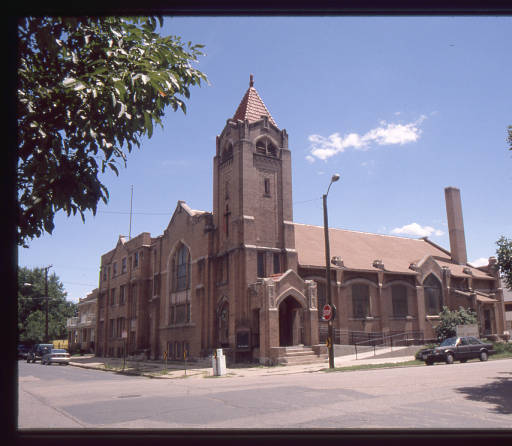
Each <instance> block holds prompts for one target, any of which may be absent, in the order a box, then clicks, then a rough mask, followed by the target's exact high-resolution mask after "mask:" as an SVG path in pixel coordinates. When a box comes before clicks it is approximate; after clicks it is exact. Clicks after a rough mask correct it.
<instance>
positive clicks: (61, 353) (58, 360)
mask: <svg viewBox="0 0 512 446" xmlns="http://www.w3.org/2000/svg"><path fill="white" fill-rule="evenodd" d="M69 357H70V356H69V353H68V352H67V351H66V350H64V349H63V348H52V349H51V350H50V351H49V352H48V353H46V354H44V355H43V357H42V358H41V364H43V365H44V364H46V365H52V363H55V364H59V365H60V364H64V365H68V364H69Z"/></svg>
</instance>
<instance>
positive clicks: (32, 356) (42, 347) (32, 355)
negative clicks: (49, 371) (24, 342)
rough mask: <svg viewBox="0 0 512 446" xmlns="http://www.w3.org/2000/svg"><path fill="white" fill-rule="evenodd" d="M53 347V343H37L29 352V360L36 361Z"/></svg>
mask: <svg viewBox="0 0 512 446" xmlns="http://www.w3.org/2000/svg"><path fill="white" fill-rule="evenodd" d="M52 348H53V344H36V345H34V347H32V350H30V351H29V352H28V355H27V362H36V361H38V360H40V359H41V358H42V357H43V355H44V354H46V353H48V352H49V351H50V350H51V349H52Z"/></svg>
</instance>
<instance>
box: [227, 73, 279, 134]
mask: <svg viewBox="0 0 512 446" xmlns="http://www.w3.org/2000/svg"><path fill="white" fill-rule="evenodd" d="M262 116H267V117H268V120H269V121H270V122H271V123H272V124H274V125H275V126H276V127H277V124H276V122H275V121H274V118H272V116H271V115H270V112H269V111H268V109H267V107H265V104H264V103H263V101H262V100H261V98H260V95H259V94H258V92H257V91H256V89H255V88H254V77H253V75H252V74H251V77H250V82H249V89H248V90H247V92H246V93H245V96H244V97H243V99H242V101H241V102H240V105H239V106H238V108H237V109H236V112H235V114H234V115H233V120H235V121H236V120H238V119H240V120H242V121H244V120H246V119H247V120H248V121H249V122H254V121H259V120H260V119H261V117H262Z"/></svg>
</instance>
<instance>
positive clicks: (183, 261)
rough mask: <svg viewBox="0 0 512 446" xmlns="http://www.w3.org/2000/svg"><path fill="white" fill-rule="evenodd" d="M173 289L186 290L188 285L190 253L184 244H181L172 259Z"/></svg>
mask: <svg viewBox="0 0 512 446" xmlns="http://www.w3.org/2000/svg"><path fill="white" fill-rule="evenodd" d="M173 264H174V281H173V282H174V287H173V290H174V291H182V290H186V289H188V288H189V287H190V254H189V252H188V248H187V247H186V246H185V245H183V244H182V245H181V246H180V247H179V249H178V250H177V251H176V254H175V255H174V259H173Z"/></svg>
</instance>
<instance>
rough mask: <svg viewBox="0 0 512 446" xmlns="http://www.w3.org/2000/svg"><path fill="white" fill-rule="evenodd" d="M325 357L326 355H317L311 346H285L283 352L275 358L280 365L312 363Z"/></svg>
mask: <svg viewBox="0 0 512 446" xmlns="http://www.w3.org/2000/svg"><path fill="white" fill-rule="evenodd" d="M325 359H327V355H320V356H319V355H317V354H316V353H315V352H314V351H313V349H312V348H311V347H303V346H293V347H285V348H284V352H283V354H282V355H280V356H279V357H278V358H277V363H278V364H281V365H298V364H312V363H317V362H321V361H323V360H325Z"/></svg>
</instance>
